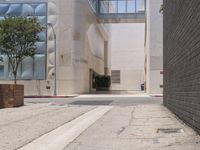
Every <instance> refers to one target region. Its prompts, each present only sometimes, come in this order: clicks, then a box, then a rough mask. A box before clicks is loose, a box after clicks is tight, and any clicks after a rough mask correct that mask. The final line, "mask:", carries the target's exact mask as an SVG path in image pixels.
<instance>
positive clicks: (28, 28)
mask: <svg viewBox="0 0 200 150" xmlns="http://www.w3.org/2000/svg"><path fill="white" fill-rule="evenodd" d="M41 31H42V27H41V26H40V24H39V22H38V20H37V18H34V17H33V18H27V17H22V16H20V17H11V16H8V17H5V19H4V20H1V21H0V53H1V54H2V55H5V56H7V57H8V62H9V65H10V67H11V69H12V74H13V76H14V83H15V84H16V82H17V70H18V67H19V65H20V63H21V62H22V60H23V59H24V58H26V57H33V56H34V55H35V53H36V49H37V47H36V45H35V43H36V42H37V41H39V36H38V34H39V33H40V32H41ZM1 60H2V59H1Z"/></svg>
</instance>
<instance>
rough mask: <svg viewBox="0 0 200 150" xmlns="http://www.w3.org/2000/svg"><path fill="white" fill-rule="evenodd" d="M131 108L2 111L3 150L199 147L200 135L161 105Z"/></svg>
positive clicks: (39, 107) (195, 149) (0, 134)
mask: <svg viewBox="0 0 200 150" xmlns="http://www.w3.org/2000/svg"><path fill="white" fill-rule="evenodd" d="M121 100H122V102H123V99H121ZM122 102H121V103H122ZM125 102H126V101H125ZM127 104H131V103H129V102H127ZM127 104H126V105H121V104H120V105H116V104H115V105H113V106H99V105H98V106H95V105H93V106H87V105H71V104H65V105H64V104H55V103H44V104H29V103H28V104H27V105H26V106H24V107H21V108H13V109H2V110H0V120H1V121H0V150H15V149H20V148H21V149H23V150H32V149H33V150H35V148H36V149H37V150H63V149H64V150H199V149H200V137H199V136H198V135H197V134H196V133H195V132H194V131H193V130H192V129H190V128H189V127H188V126H186V125H184V124H183V123H182V122H181V121H179V120H178V119H176V118H175V116H174V115H173V114H172V113H171V112H170V111H169V110H167V109H166V108H165V107H164V106H163V105H162V104H160V102H158V103H157V104H156V103H150V104H147V103H145V105H143V104H138V105H129V106H128V105H127ZM110 105H112V103H111V104H110ZM175 131H176V133H175Z"/></svg>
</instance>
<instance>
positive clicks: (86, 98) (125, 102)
mask: <svg viewBox="0 0 200 150" xmlns="http://www.w3.org/2000/svg"><path fill="white" fill-rule="evenodd" d="M162 101H163V98H162V97H150V96H147V95H81V96H78V97H74V98H26V99H25V102H28V103H53V104H55V105H65V104H72V105H111V106H133V105H145V104H162Z"/></svg>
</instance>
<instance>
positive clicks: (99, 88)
mask: <svg viewBox="0 0 200 150" xmlns="http://www.w3.org/2000/svg"><path fill="white" fill-rule="evenodd" d="M96 91H110V88H109V87H96Z"/></svg>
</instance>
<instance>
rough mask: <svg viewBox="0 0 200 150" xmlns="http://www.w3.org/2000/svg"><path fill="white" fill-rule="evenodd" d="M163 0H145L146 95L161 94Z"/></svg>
mask: <svg viewBox="0 0 200 150" xmlns="http://www.w3.org/2000/svg"><path fill="white" fill-rule="evenodd" d="M162 4H163V0H147V11H146V12H147V20H146V43H145V44H146V61H147V67H146V78H147V82H146V83H147V93H149V94H162V93H163V15H162V13H160V12H159V11H160V8H161V5H162Z"/></svg>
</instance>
